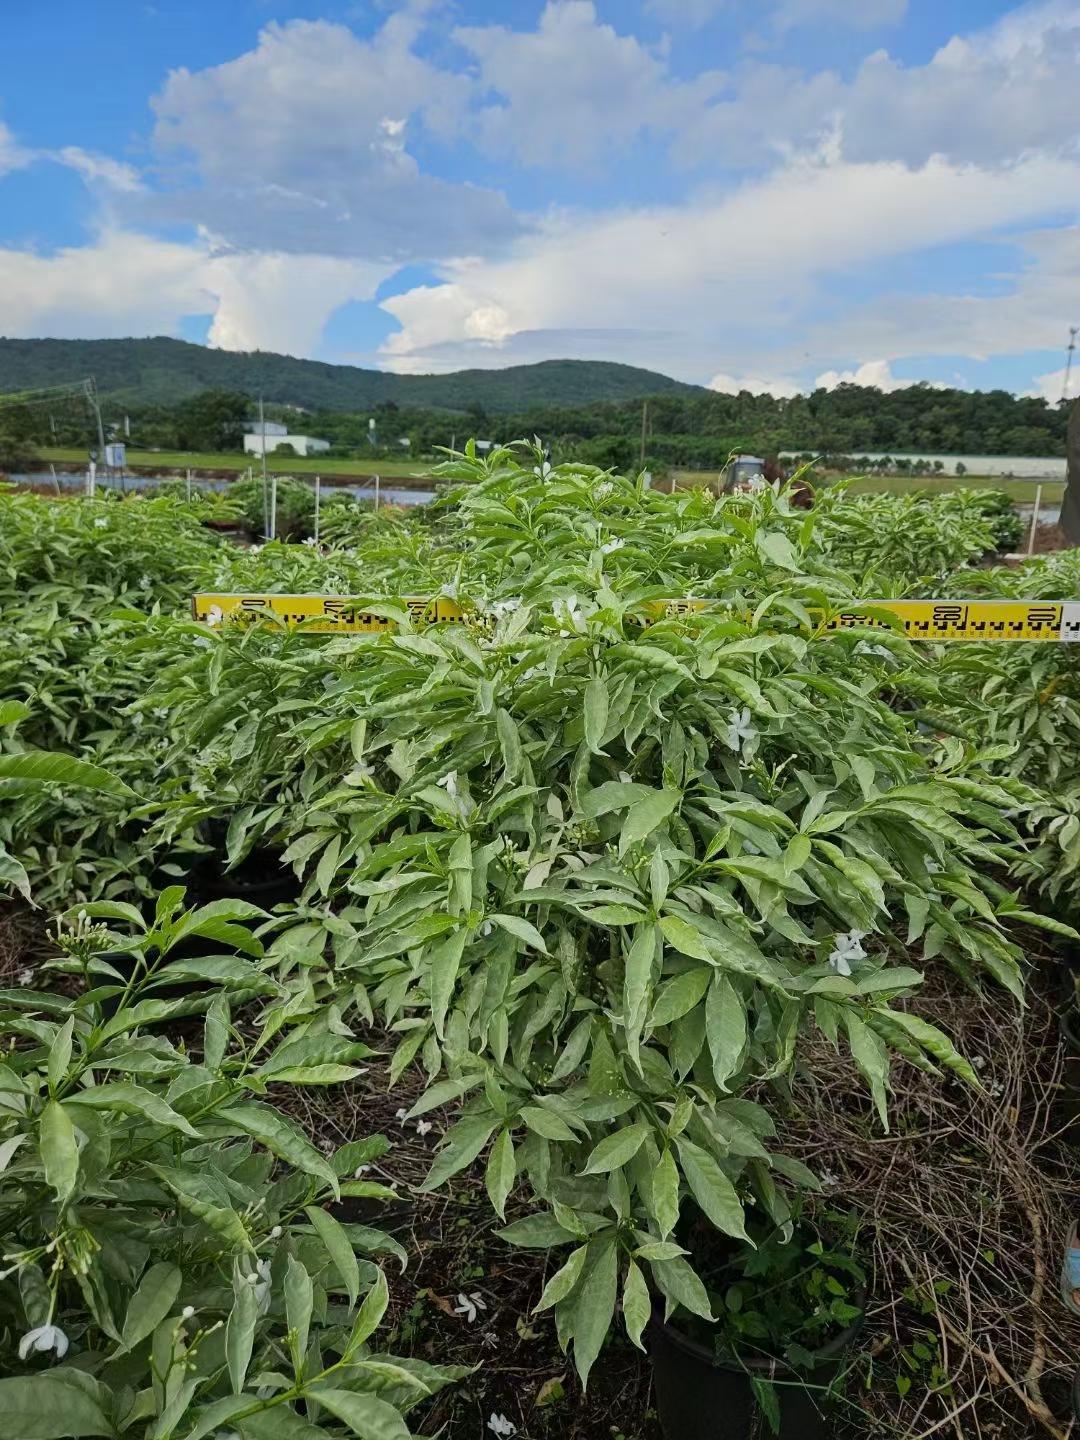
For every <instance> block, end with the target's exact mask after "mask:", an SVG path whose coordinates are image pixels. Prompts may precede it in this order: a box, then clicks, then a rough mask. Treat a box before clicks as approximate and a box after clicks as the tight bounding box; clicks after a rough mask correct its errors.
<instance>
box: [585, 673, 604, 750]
mask: <svg viewBox="0 0 1080 1440" xmlns="http://www.w3.org/2000/svg"><path fill="white" fill-rule="evenodd" d="M607 723H608V690H607V682H606V681H605V680H604V678H603V677H602V676H600V675H594V676H593V678H592V679H591V680H590V681H589V683H588V684H587V685H586V686H585V744H586V745H587V746H588V747H589V749H590V750H591V751H592V753H593V754H594V755H602V754H603V753H604V752H603V749H602V748H601V741H602V740H603V738H604V732H605V731H606V730H607Z"/></svg>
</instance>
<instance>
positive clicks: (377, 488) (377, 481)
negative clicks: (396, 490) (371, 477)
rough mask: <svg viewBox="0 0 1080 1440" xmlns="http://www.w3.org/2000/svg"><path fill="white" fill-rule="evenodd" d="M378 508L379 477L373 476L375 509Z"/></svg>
mask: <svg viewBox="0 0 1080 1440" xmlns="http://www.w3.org/2000/svg"><path fill="white" fill-rule="evenodd" d="M378 508H379V477H378V475H376V476H375V509H376V510H378Z"/></svg>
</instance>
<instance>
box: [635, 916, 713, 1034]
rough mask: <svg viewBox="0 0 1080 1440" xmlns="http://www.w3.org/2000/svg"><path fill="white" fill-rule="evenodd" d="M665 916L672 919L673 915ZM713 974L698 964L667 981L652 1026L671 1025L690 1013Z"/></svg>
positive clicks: (658, 1001)
mask: <svg viewBox="0 0 1080 1440" xmlns="http://www.w3.org/2000/svg"><path fill="white" fill-rule="evenodd" d="M665 918H667V919H670V918H671V917H670V916H667V917H665ZM663 924H664V921H663V920H661V921H660V925H661V928H663ZM666 933H667V932H666V931H665V934H666ZM712 975H713V972H712V971H711V970H710V969H708V968H707V967H706V966H698V968H697V969H696V970H684V971H683V973H682V974H681V975H676V976H674V977H673V979H671V980H667V981H665V982H664V984H663V985H661V987H660V989H659V990H658V991H657V992H656V999H655V1001H654V1002H653V1008H652V1013H651V1014H650V1016H649V1024H650V1025H651V1026H652V1028H653V1029H657V1028H658V1027H659V1026H661V1025H670V1024H671V1023H672V1021H674V1020H678V1019H680V1018H681V1017H682V1016H683V1015H687V1014H689V1012H690V1011H691V1010H693V1008H694V1006H695V1005H697V1004H698V1003H699V1002H700V1001H701V999H702V997H703V996H704V994H705V992H706V990H708V988H709V981H710V980H711V979H712Z"/></svg>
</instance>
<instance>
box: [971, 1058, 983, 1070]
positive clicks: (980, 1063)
mask: <svg viewBox="0 0 1080 1440" xmlns="http://www.w3.org/2000/svg"><path fill="white" fill-rule="evenodd" d="M971 1063H972V1065H974V1066H975V1069H976V1070H985V1069H986V1056H985V1055H976V1056H975V1058H974V1059H973V1060H972V1062H971Z"/></svg>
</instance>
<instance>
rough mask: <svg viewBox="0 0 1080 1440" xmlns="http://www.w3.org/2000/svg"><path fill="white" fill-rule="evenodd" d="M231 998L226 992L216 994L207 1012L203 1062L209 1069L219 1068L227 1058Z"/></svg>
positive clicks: (204, 1029) (204, 1027) (204, 1028)
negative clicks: (229, 998)
mask: <svg viewBox="0 0 1080 1440" xmlns="http://www.w3.org/2000/svg"><path fill="white" fill-rule="evenodd" d="M230 1024H231V1016H230V1014H229V1000H228V996H226V995H225V994H220V995H218V996H216V998H215V999H214V1002H213V1004H212V1005H211V1006H210V1009H209V1010H208V1011H207V1012H206V1023H205V1024H204V1026H203V1064H204V1065H205V1066H206V1068H207V1069H208V1070H217V1069H219V1068H220V1066H221V1062H222V1061H223V1060H224V1059H225V1051H226V1050H227V1049H228V1045H229V1027H230Z"/></svg>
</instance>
